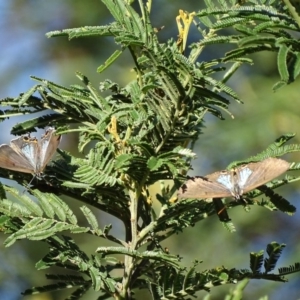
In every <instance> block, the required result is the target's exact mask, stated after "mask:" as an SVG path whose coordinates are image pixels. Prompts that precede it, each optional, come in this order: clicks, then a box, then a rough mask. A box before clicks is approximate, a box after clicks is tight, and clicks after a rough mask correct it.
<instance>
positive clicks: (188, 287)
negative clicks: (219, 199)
mask: <svg viewBox="0 0 300 300" xmlns="http://www.w3.org/2000/svg"><path fill="white" fill-rule="evenodd" d="M103 2H104V3H105V5H106V6H107V8H108V9H109V11H110V13H111V14H112V16H113V18H114V20H115V21H114V22H113V23H111V24H109V25H106V26H98V27H83V28H75V29H65V30H61V31H54V32H50V33H48V34H47V36H48V37H55V36H68V37H69V38H82V37H91V36H96V37H97V36H113V37H114V39H115V42H116V43H117V44H118V45H119V46H120V50H117V51H115V52H114V53H113V54H112V55H111V56H110V57H109V58H108V59H107V61H106V62H105V64H104V65H102V66H100V67H99V68H98V72H103V71H104V70H105V69H106V68H108V67H109V66H110V65H111V64H112V63H114V62H115V61H116V59H118V58H119V57H120V56H121V54H122V52H123V51H124V50H125V49H128V50H129V51H130V53H131V56H132V59H133V62H134V71H135V72H136V77H137V78H136V80H134V81H132V82H130V83H129V84H128V85H126V86H125V87H121V86H119V85H118V84H117V83H115V82H112V81H110V80H106V81H104V82H101V84H100V91H99V90H98V89H97V88H96V87H94V86H92V84H91V82H90V81H89V79H88V78H87V77H86V76H85V75H83V74H81V73H80V72H78V73H77V77H78V78H79V80H80V82H81V85H77V84H74V85H71V86H70V87H64V86H62V85H60V84H57V83H54V82H50V81H48V80H46V79H42V78H38V77H32V78H33V79H34V80H35V81H37V82H38V83H37V84H36V85H35V86H34V87H33V88H31V89H30V90H29V91H27V92H25V93H24V94H21V95H20V96H19V97H17V98H14V99H10V98H7V99H3V100H2V101H1V105H2V106H9V108H8V109H6V110H5V114H4V113H2V114H1V117H2V118H8V117H11V116H15V115H16V114H25V113H27V114H28V113H30V114H33V113H36V112H43V111H47V110H48V109H51V110H52V113H50V114H47V115H44V116H43V117H37V118H33V119H30V120H28V121H25V122H22V123H20V124H18V125H15V126H14V127H13V128H12V133H14V134H24V133H26V132H28V131H32V130H33V128H35V127H39V128H43V127H45V126H47V125H48V124H53V125H55V126H56V128H57V132H58V133H60V134H67V133H70V132H78V133H79V137H80V140H79V146H78V148H79V150H80V151H81V152H82V151H83V150H84V149H85V148H86V146H87V145H88V144H90V143H91V142H93V141H96V144H95V146H94V147H93V148H92V149H91V150H90V151H89V152H88V154H87V155H86V157H85V158H76V157H73V156H71V155H70V154H69V153H67V152H65V151H63V150H58V152H59V154H60V155H61V158H60V159H59V160H57V161H55V163H54V164H53V165H52V166H48V167H47V172H46V174H45V179H46V180H45V181H44V180H41V181H33V183H32V185H33V187H32V188H31V189H30V192H31V193H32V195H33V196H34V197H35V199H36V200H37V201H33V200H32V199H31V198H29V197H27V196H26V195H24V194H19V193H18V191H17V190H16V189H14V188H11V187H8V186H5V185H2V186H1V195H2V199H3V200H2V202H1V205H0V212H1V216H0V220H1V222H0V223H1V228H2V231H4V232H5V233H8V234H10V236H9V237H8V238H7V239H6V242H5V244H6V246H11V245H12V244H13V243H15V242H16V241H17V240H19V239H29V240H43V241H44V242H46V243H47V244H48V245H49V252H48V254H47V255H46V256H45V257H44V258H43V259H41V260H40V261H39V262H38V263H37V268H38V269H45V268H50V267H52V266H57V267H60V268H64V269H65V270H68V271H69V272H70V273H67V272H66V273H65V274H52V275H48V278H49V279H54V280H58V283H57V284H51V285H49V286H43V287H35V288H32V289H29V290H27V291H26V292H25V294H31V293H37V292H43V291H54V290H58V289H63V288H68V287H70V286H73V287H76V290H75V292H73V293H72V295H71V296H70V298H71V299H78V298H80V297H81V296H83V295H84V294H85V293H86V292H87V291H88V290H90V289H93V290H95V291H96V292H101V296H99V297H98V299H107V298H109V297H114V298H115V299H133V298H134V291H135V290H137V289H148V290H149V292H150V294H151V296H152V298H153V299H174V298H175V299H188V298H189V297H190V296H191V295H195V294H196V292H198V291H201V290H205V291H209V290H210V289H211V288H212V287H213V286H217V285H224V284H227V283H237V282H238V281H241V284H240V285H238V286H237V288H236V292H238V293H242V291H243V289H244V288H245V285H246V281H245V280H244V279H245V278H250V279H266V280H274V281H284V280H285V279H284V277H283V275H287V274H290V273H293V272H298V271H299V270H300V266H299V263H295V265H293V266H290V267H287V268H281V269H280V270H279V273H278V274H274V273H270V272H271V271H272V270H273V269H274V268H275V265H276V263H277V260H278V258H279V256H280V254H281V252H282V249H283V248H284V247H285V245H284V244H278V243H275V242H273V243H270V244H269V245H268V246H267V253H268V255H269V257H268V258H267V259H265V264H264V268H265V270H264V271H263V272H262V271H261V266H262V263H263V253H262V252H258V253H251V255H250V269H251V270H245V269H241V270H238V269H227V268H226V267H212V268H211V269H209V270H205V271H198V270H197V267H198V265H199V263H200V262H199V261H197V260H195V261H194V263H193V265H192V266H191V267H190V268H186V267H185V266H183V264H181V262H180V260H181V258H180V257H178V256H177V255H173V254H170V253H169V252H168V251H167V250H166V249H163V248H161V246H160V242H162V241H164V240H166V239H167V238H169V237H171V236H172V235H174V234H176V233H179V232H181V231H183V230H184V229H185V228H187V227H191V226H193V225H194V224H195V223H196V222H199V221H201V220H203V219H205V218H206V217H207V216H211V215H214V214H216V212H218V210H216V207H215V202H212V203H210V202H206V201H202V200H199V199H198V200H195V199H193V200H191V199H189V200H184V201H181V202H178V203H174V201H173V200H174V195H176V191H177V189H178V188H179V187H180V185H181V184H182V183H183V182H184V181H185V179H186V178H185V175H186V173H187V171H188V170H189V168H190V161H191V159H193V158H195V153H194V152H192V150H191V148H190V147H188V145H190V144H191V145H193V143H194V142H195V141H196V140H197V139H198V138H199V135H200V134H201V133H202V128H203V119H204V117H205V116H206V115H207V114H212V115H214V116H216V117H218V118H220V119H223V113H229V115H231V113H230V112H229V110H228V106H229V103H230V101H237V102H240V101H241V100H240V99H239V97H238V95H237V93H235V91H234V90H233V89H232V88H230V87H229V86H228V85H226V83H227V81H228V80H229V78H231V77H232V76H233V75H235V73H236V72H237V71H238V70H239V68H240V66H241V65H243V64H245V63H249V64H250V63H252V60H251V59H250V58H249V57H248V55H249V54H251V53H254V52H259V51H266V50H267V51H273V52H276V53H277V54H278V70H279V74H280V76H281V79H280V81H279V82H277V83H276V84H275V85H274V89H279V88H280V87H283V86H284V85H287V84H290V83H292V82H293V81H294V80H295V78H296V77H297V76H298V75H299V70H300V69H299V66H300V64H299V61H300V60H299V58H300V56H299V45H298V44H299V41H298V40H297V39H295V38H293V37H292V35H291V34H290V33H289V32H288V30H289V31H295V32H298V31H299V25H298V20H297V17H295V16H293V14H292V13H291V12H290V10H288V8H287V7H286V6H283V5H277V3H276V2H275V1H274V2H272V1H269V2H268V6H267V5H265V1H260V2H259V1H247V2H246V3H243V4H242V5H241V4H240V3H236V1H233V0H232V1H221V0H219V1H218V3H217V4H213V3H212V2H210V1H206V5H207V9H205V10H202V11H200V12H198V13H191V14H188V13H185V12H183V11H180V13H179V16H178V19H177V21H178V27H179V38H178V40H177V41H173V40H170V41H168V42H167V43H161V42H160V41H159V39H158V37H157V32H156V30H155V29H154V28H153V27H152V25H151V19H150V17H149V11H150V9H151V1H148V2H147V6H144V4H143V3H142V1H139V2H138V3H139V8H140V10H141V15H139V14H138V13H137V12H136V11H135V10H134V9H133V8H132V6H131V5H130V4H129V3H127V2H129V1H122V0H103ZM196 18H198V19H197V20H198V21H199V23H197V28H198V29H199V33H200V34H202V38H201V39H199V41H198V42H197V43H193V44H192V45H191V48H192V51H191V52H190V54H189V55H185V52H186V48H187V47H186V38H187V34H188V32H189V28H190V25H191V24H192V22H195V23H196V21H195V20H196ZM226 28H231V29H234V30H236V31H237V32H238V34H230V35H228V34H226V35H225V34H223V32H224V31H222V30H223V29H226ZM215 43H222V44H233V45H237V47H236V48H235V49H233V50H231V51H230V52H227V53H226V54H224V56H223V57H219V58H215V59H212V60H210V61H207V62H205V61H201V62H198V60H199V56H200V54H201V53H202V51H203V49H204V48H205V47H208V46H209V45H210V44H215ZM226 64H228V65H229V66H230V67H229V68H228V71H227V72H226V73H225V74H224V73H223V71H224V70H225V66H226ZM217 75H218V76H222V79H219V80H217V79H216V76H217ZM36 93H37V94H38V95H39V96H36ZM103 94H108V96H103ZM74 124H75V125H76V128H75V129H72V128H70V127H69V125H74ZM292 137H293V135H292V134H286V135H284V136H282V137H280V138H279V139H277V140H276V141H275V142H274V143H273V144H271V145H270V146H269V147H268V148H267V149H266V150H265V151H263V152H262V153H260V154H259V155H257V156H256V157H255V159H256V160H260V159H262V158H265V157H268V156H281V155H283V154H286V153H289V152H295V151H299V149H300V146H299V145H297V144H292V145H286V143H287V142H288V141H289V140H290V139H291V138H292ZM249 161H251V158H250V159H249ZM299 168H300V165H299V164H293V165H292V167H291V169H294V170H297V169H299ZM0 174H1V176H2V177H6V178H8V177H9V176H10V178H13V179H15V180H16V181H18V182H19V183H25V184H27V182H28V181H29V180H30V179H31V176H30V175H26V174H20V173H15V172H13V173H12V172H10V171H7V170H2V169H1V173H0ZM53 175H55V176H53ZM166 180H171V182H172V183H171V184H170V185H167V183H166V182H165V181H166ZM296 180H299V178H294V177H286V178H285V179H283V180H281V181H275V182H273V183H272V184H270V185H268V187H262V188H260V190H255V191H253V192H250V193H249V194H247V204H248V206H250V205H253V204H259V205H261V206H264V207H267V208H269V209H271V210H275V209H280V210H282V211H284V212H287V213H290V214H291V213H294V211H295V208H294V207H293V206H292V205H290V204H289V202H288V201H287V200H285V199H283V198H282V197H281V196H279V195H278V194H275V193H274V192H273V191H272V189H273V188H275V187H278V186H281V185H284V184H288V183H290V182H293V181H296ZM157 182H160V183H161V186H160V187H161V188H160V191H159V193H157V194H156V199H157V201H158V202H159V204H160V208H159V212H157V211H156V210H155V209H154V208H153V207H152V205H151V202H152V199H151V195H150V193H149V186H150V185H152V184H154V183H157ZM7 194H10V195H12V196H13V197H15V198H16V199H17V200H18V202H20V203H21V204H19V203H17V202H15V201H11V200H8V199H6V198H7ZM260 194H265V195H266V196H267V197H268V199H267V200H266V199H265V200H264V201H262V202H260V203H258V202H255V201H254V200H253V199H254V198H255V197H256V196H258V195H260ZM58 195H67V196H70V197H72V198H74V199H77V200H78V201H79V202H80V203H82V204H83V205H82V206H81V207H80V210H81V212H82V214H83V215H84V217H85V219H86V222H87V225H82V224H80V223H79V222H78V217H77V216H76V215H75V213H74V212H73V211H72V210H71V208H70V207H69V206H68V205H67V204H66V203H65V202H64V201H63V200H62V199H61V197H59V196H58ZM243 204H244V203H240V202H235V201H233V202H231V203H229V204H228V206H227V207H228V208H232V207H235V206H240V205H243ZM97 210H99V211H105V212H107V213H109V214H111V215H113V216H115V217H116V218H118V219H119V220H121V221H122V222H123V224H124V228H125V237H124V238H123V239H119V238H117V237H115V236H114V235H113V234H110V230H111V226H110V225H107V226H105V227H104V228H103V229H101V228H99V224H98V220H97V216H96V213H95V212H96V211H97ZM221 221H223V223H224V225H225V227H227V228H228V229H229V230H230V231H234V227H233V224H232V223H231V221H229V220H228V218H227V219H226V220H222V219H221ZM62 232H64V235H62ZM66 232H67V233H69V234H70V235H69V236H66V235H65V233H66ZM83 233H85V234H90V235H93V236H95V237H98V238H102V239H106V240H108V241H110V242H111V243H113V244H115V245H114V246H103V247H98V248H97V249H96V253H97V254H95V255H88V254H87V253H86V252H85V251H83V250H82V249H80V248H79V246H78V245H77V244H76V243H75V241H74V240H73V239H72V238H71V237H70V236H71V235H73V234H83ZM145 245H146V246H145ZM145 247H146V249H145ZM115 254H120V255H122V257H123V259H122V260H121V261H120V260H118V259H117V258H116V256H115ZM119 270H122V272H120V273H118V274H119V275H117V276H114V275H112V271H119ZM74 273H75V274H76V275H74ZM233 295H234V292H232V295H231V296H232V297H233Z"/></svg>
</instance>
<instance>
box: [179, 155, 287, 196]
mask: <svg viewBox="0 0 300 300" xmlns="http://www.w3.org/2000/svg"><path fill="white" fill-rule="evenodd" d="M289 167H290V163H289V162H287V161H285V160H282V159H279V158H273V157H270V158H267V159H265V160H263V161H260V162H253V163H249V164H247V165H242V166H239V167H237V168H234V169H232V170H225V171H220V172H215V173H212V174H209V175H206V176H204V177H201V176H197V177H193V178H191V179H189V180H188V181H186V182H185V184H184V185H183V186H182V187H181V188H180V189H179V192H178V198H198V199H205V198H223V197H234V198H235V199H239V198H240V197H241V196H242V195H243V194H244V193H247V192H249V191H251V190H253V189H255V188H256V187H258V186H260V185H263V184H265V183H267V182H268V181H271V180H272V179H274V178H276V177H278V176H279V175H281V174H283V173H284V172H286V171H287V170H288V169H289Z"/></svg>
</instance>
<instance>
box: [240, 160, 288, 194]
mask: <svg viewBox="0 0 300 300" xmlns="http://www.w3.org/2000/svg"><path fill="white" fill-rule="evenodd" d="M289 167H290V163H289V162H287V161H285V160H283V159H279V158H274V157H270V158H267V159H265V160H263V161H260V162H255V163H250V164H248V165H245V166H241V167H238V168H237V172H239V174H240V176H241V174H243V173H244V172H245V171H244V170H246V169H249V170H251V171H252V173H251V174H250V175H249V176H248V177H247V178H246V180H245V182H241V183H242V184H240V186H241V188H242V190H243V193H247V192H249V191H251V190H253V189H255V188H256V187H258V186H260V185H263V184H265V183H267V182H269V181H271V180H272V179H274V178H276V177H278V176H279V175H281V174H283V173H284V172H286V171H287V170H288V169H289Z"/></svg>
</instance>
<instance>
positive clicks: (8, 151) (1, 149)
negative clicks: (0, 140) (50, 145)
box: [0, 145, 34, 173]
mask: <svg viewBox="0 0 300 300" xmlns="http://www.w3.org/2000/svg"><path fill="white" fill-rule="evenodd" d="M0 167H1V168H5V169H9V170H13V171H19V172H24V173H34V167H33V166H32V165H31V163H30V162H29V161H28V160H27V159H26V157H25V156H23V155H20V154H19V152H15V151H14V149H13V148H12V147H11V146H9V145H1V146H0Z"/></svg>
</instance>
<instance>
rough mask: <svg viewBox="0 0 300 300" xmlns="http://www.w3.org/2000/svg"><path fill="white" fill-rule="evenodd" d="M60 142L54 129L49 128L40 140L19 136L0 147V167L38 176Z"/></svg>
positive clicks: (59, 137)
mask: <svg viewBox="0 0 300 300" xmlns="http://www.w3.org/2000/svg"><path fill="white" fill-rule="evenodd" d="M60 140H61V136H60V135H56V134H55V129H54V128H51V127H50V128H49V129H48V130H47V131H46V133H45V134H44V135H43V136H42V138H41V139H40V140H38V139H37V138H35V137H29V136H20V137H18V138H16V139H13V140H12V141H11V142H10V144H9V145H5V144H4V145H0V167H1V168H4V169H9V170H13V171H19V172H23V173H31V174H34V175H37V176H40V175H41V174H42V172H43V170H44V169H45V167H46V165H47V164H48V162H49V161H50V159H51V158H52V156H53V155H54V153H55V151H56V149H57V147H58V145H59V143H60Z"/></svg>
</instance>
